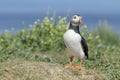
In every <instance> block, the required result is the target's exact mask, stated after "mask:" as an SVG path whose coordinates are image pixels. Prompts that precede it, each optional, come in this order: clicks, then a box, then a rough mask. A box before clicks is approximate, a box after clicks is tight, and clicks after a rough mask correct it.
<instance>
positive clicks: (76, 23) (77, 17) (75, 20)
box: [70, 14, 82, 26]
mask: <svg viewBox="0 0 120 80" xmlns="http://www.w3.org/2000/svg"><path fill="white" fill-rule="evenodd" d="M70 24H71V25H73V26H79V25H81V24H82V17H81V16H80V15H78V14H75V15H73V16H72V18H71V21H70Z"/></svg>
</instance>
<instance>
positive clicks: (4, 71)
mask: <svg viewBox="0 0 120 80" xmlns="http://www.w3.org/2000/svg"><path fill="white" fill-rule="evenodd" d="M0 79H1V80H107V77H106V76H104V75H103V74H101V73H99V72H97V71H95V70H86V69H84V68H83V69H82V70H76V69H75V68H74V67H71V68H68V67H64V66H63V65H60V64H57V63H48V62H35V61H25V60H21V59H18V60H10V61H7V62H4V63H0Z"/></svg>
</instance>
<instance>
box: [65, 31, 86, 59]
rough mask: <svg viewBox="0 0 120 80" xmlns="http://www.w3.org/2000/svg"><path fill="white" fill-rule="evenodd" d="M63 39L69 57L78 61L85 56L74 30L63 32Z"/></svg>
mask: <svg viewBox="0 0 120 80" xmlns="http://www.w3.org/2000/svg"><path fill="white" fill-rule="evenodd" d="M63 38H64V43H65V45H66V47H67V48H68V49H69V51H70V55H71V56H75V57H78V58H79V59H83V58H84V56H85V54H84V52H83V49H82V46H81V43H80V42H81V36H80V35H79V34H78V33H76V32H75V31H74V30H71V29H69V30H67V31H66V32H65V34H64V36H63Z"/></svg>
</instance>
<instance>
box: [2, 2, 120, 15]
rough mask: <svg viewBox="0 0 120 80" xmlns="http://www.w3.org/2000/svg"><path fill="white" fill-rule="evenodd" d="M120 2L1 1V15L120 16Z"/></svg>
mask: <svg viewBox="0 0 120 80" xmlns="http://www.w3.org/2000/svg"><path fill="white" fill-rule="evenodd" d="M119 8H120V0H0V13H46V12H47V11H50V12H57V13H70V12H75V13H97V14H120V9H119Z"/></svg>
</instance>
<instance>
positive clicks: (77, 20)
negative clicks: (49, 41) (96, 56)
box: [63, 14, 89, 70]
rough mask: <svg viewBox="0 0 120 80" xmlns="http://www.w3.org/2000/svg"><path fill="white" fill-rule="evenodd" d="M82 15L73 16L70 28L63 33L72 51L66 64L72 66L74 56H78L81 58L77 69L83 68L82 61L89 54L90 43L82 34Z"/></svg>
mask: <svg viewBox="0 0 120 80" xmlns="http://www.w3.org/2000/svg"><path fill="white" fill-rule="evenodd" d="M82 23H83V22H82V17H81V16H80V15H79V14H75V15H73V16H72V18H71V20H70V25H69V28H68V30H67V31H66V32H65V33H64V35H63V40H64V43H65V45H66V47H67V49H68V51H69V53H70V62H69V64H67V65H66V66H68V67H70V66H72V61H73V58H74V57H76V58H78V59H79V62H80V63H79V65H78V66H76V67H75V68H76V69H79V70H80V69H81V68H82V61H83V59H84V58H85V57H86V59H88V58H89V56H88V45H87V42H86V40H85V38H84V37H83V36H82V35H81V33H80V30H79V26H80V25H82Z"/></svg>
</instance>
